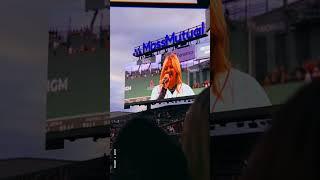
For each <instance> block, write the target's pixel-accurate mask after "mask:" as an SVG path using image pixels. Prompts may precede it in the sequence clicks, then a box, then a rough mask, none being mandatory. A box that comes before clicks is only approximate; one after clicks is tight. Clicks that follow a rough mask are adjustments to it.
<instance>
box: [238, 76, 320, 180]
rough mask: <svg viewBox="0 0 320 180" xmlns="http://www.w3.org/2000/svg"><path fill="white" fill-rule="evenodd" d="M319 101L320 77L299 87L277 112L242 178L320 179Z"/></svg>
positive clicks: (278, 179)
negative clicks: (319, 79) (319, 162)
mask: <svg viewBox="0 0 320 180" xmlns="http://www.w3.org/2000/svg"><path fill="white" fill-rule="evenodd" d="M319 102H320V82H319V81H314V82H312V83H311V84H309V85H307V86H305V87H304V88H302V89H301V90H299V91H298V92H297V93H296V94H295V95H294V96H293V97H292V98H291V99H290V100H289V101H288V102H287V103H286V104H285V105H284V106H283V107H282V108H281V110H280V111H279V112H277V113H276V114H275V117H274V119H273V121H272V127H271V128H270V129H269V130H268V131H267V132H266V134H265V135H264V137H263V138H262V141H261V142H260V143H259V144H258V146H257V147H256V149H255V151H254V152H253V154H252V156H251V158H250V160H249V163H248V167H247V169H246V170H245V173H244V175H243V177H242V178H241V179H242V180H283V179H290V180H301V179H308V180H316V179H320V175H319V173H318V172H319V170H320V168H319V166H318V161H319V152H320V141H319V139H318V137H320V121H319V106H318V104H319Z"/></svg>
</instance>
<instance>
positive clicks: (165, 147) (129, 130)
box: [114, 118, 189, 180]
mask: <svg viewBox="0 0 320 180" xmlns="http://www.w3.org/2000/svg"><path fill="white" fill-rule="evenodd" d="M114 148H115V149H116V150H117V167H116V168H115V169H114V175H115V179H116V180H151V179H152V180H178V179H179V180H188V179H189V175H188V174H189V173H188V168H187V161H186V159H185V157H184V154H183V151H182V149H181V147H180V146H179V145H178V144H177V143H176V142H175V141H174V140H173V139H171V137H170V136H168V135H167V134H166V133H165V131H164V130H163V129H161V128H160V127H158V126H157V124H156V122H155V121H151V120H150V119H145V118H136V119H133V120H131V121H129V122H127V124H126V125H125V126H124V127H123V128H122V129H121V130H120V132H119V134H118V136H117V139H116V141H115V143H114Z"/></svg>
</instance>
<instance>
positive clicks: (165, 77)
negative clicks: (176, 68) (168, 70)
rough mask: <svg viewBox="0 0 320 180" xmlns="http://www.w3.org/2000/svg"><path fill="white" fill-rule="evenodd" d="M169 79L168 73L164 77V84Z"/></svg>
mask: <svg viewBox="0 0 320 180" xmlns="http://www.w3.org/2000/svg"><path fill="white" fill-rule="evenodd" d="M168 81H169V75H168V74H166V75H164V78H163V80H162V84H163V85H165V84H166V83H167V82H168Z"/></svg>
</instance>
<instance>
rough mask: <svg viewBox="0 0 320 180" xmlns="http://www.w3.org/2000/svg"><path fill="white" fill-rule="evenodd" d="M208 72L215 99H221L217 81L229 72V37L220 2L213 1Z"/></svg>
mask: <svg viewBox="0 0 320 180" xmlns="http://www.w3.org/2000/svg"><path fill="white" fill-rule="evenodd" d="M210 13H211V18H210V26H211V27H210V38H211V46H210V48H211V49H210V56H211V58H210V61H211V62H210V70H211V74H210V75H211V81H212V84H213V85H212V87H211V90H212V92H213V94H214V95H215V96H217V98H218V99H219V98H222V96H221V93H222V92H221V91H222V85H221V84H220V83H219V81H218V76H217V75H218V74H220V73H225V72H228V71H230V68H231V64H230V62H229V35H228V28H227V23H226V21H225V18H224V14H223V6H222V2H221V0H213V1H211V3H210Z"/></svg>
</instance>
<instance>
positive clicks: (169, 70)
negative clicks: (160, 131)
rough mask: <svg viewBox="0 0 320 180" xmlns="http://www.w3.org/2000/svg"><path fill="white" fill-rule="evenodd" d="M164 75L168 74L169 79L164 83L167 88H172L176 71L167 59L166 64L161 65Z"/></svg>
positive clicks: (174, 83) (175, 80)
mask: <svg viewBox="0 0 320 180" xmlns="http://www.w3.org/2000/svg"><path fill="white" fill-rule="evenodd" d="M163 70H164V73H165V76H168V78H169V81H168V82H167V83H166V86H167V88H169V89H172V88H174V86H175V85H176V82H177V72H176V70H175V69H174V67H173V65H172V62H171V60H168V62H167V63H166V65H165V66H164V67H163Z"/></svg>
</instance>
